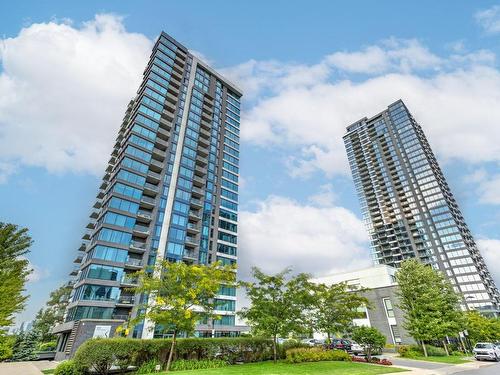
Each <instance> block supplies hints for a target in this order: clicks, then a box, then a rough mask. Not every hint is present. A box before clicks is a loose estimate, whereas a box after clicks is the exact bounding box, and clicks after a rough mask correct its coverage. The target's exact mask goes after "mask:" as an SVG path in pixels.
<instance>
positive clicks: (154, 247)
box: [54, 33, 242, 359]
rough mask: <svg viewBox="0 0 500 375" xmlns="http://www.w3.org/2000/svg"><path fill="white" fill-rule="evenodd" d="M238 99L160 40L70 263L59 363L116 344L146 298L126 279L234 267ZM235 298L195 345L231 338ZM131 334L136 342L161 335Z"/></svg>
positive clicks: (228, 296)
mask: <svg viewBox="0 0 500 375" xmlns="http://www.w3.org/2000/svg"><path fill="white" fill-rule="evenodd" d="M241 95H242V93H241V91H240V90H239V89H238V88H237V87H235V86H234V85H233V84H232V83H230V82H228V81H227V80H226V79H225V78H224V77H222V76H221V75H219V74H218V73H217V72H215V71H214V70H213V69H211V68H210V67H209V66H207V65H206V64H205V63H203V62H202V61H200V60H199V59H198V58H196V57H195V56H194V55H192V54H191V53H190V52H189V51H188V50H187V49H186V48H185V47H184V46H182V45H181V44H179V43H178V42H177V41H175V40H174V39H172V38H171V37H170V36H168V35H167V34H165V33H162V34H161V35H160V37H159V38H158V40H157V42H156V44H155V46H154V48H153V52H152V54H151V58H150V60H149V63H148V65H147V67H146V69H145V71H144V78H143V81H142V84H141V86H140V87H139V90H138V91H137V95H136V97H135V98H134V99H133V100H132V101H131V102H130V103H129V105H128V108H127V111H126V113H125V116H124V118H123V122H122V125H121V127H120V129H119V133H118V137H117V138H116V143H115V145H114V148H113V151H112V153H111V158H110V160H109V163H108V166H107V168H106V172H105V175H104V177H103V179H102V183H101V185H100V190H99V193H98V195H97V200H96V202H95V204H94V206H93V210H92V212H91V214H90V222H89V224H88V225H87V228H88V230H87V231H86V233H85V234H84V236H83V243H82V245H81V247H80V248H79V251H80V255H78V257H77V258H76V260H75V263H77V266H76V267H75V269H74V271H73V272H72V275H73V276H74V277H75V278H74V280H73V284H74V289H73V293H72V295H71V298H70V303H69V305H68V309H67V315H66V321H65V323H64V324H62V325H60V326H58V327H56V328H55V330H54V332H55V333H59V334H60V335H59V342H58V349H57V350H58V356H57V358H58V359H62V358H66V357H68V356H71V355H72V354H73V353H74V351H75V350H76V348H77V347H78V346H79V345H80V344H81V343H82V342H83V341H84V340H86V339H88V338H89V337H95V336H104V335H112V333H113V331H114V329H115V328H116V327H117V326H118V325H120V324H122V323H123V321H125V320H127V319H129V318H130V317H133V316H134V315H135V314H136V313H137V308H138V305H139V304H140V303H144V302H146V301H145V300H144V299H145V298H147V297H146V296H144V295H134V294H133V293H131V292H130V291H129V289H127V288H129V287H131V286H134V285H136V283H137V280H136V279H134V278H131V277H130V276H129V275H130V274H131V273H133V272H135V271H136V270H139V269H141V268H143V267H145V266H146V265H154V264H155V262H158V261H159V260H160V259H165V258H166V259H168V260H171V261H173V262H178V261H184V262H188V263H198V264H208V263H211V262H215V261H221V262H222V263H223V264H234V263H236V259H237V221H238V213H237V211H238V176H239V170H238V164H239V151H238V149H239V124H240V97H241ZM235 304H236V291H235V288H234V287H229V286H225V287H221V290H220V295H219V296H218V297H217V300H216V305H217V313H218V314H220V315H222V319H221V320H217V321H215V322H209V323H208V324H206V325H200V326H198V327H197V331H196V334H197V335H198V336H233V335H237V334H238V329H237V327H235ZM161 334H162V332H160V331H159V330H158V329H157V330H155V331H154V332H153V331H150V330H148V329H146V327H143V326H136V327H135V329H134V331H133V332H132V333H131V335H132V336H133V337H143V338H147V337H153V335H154V336H159V335H161Z"/></svg>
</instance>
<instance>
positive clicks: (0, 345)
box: [0, 336, 16, 362]
mask: <svg viewBox="0 0 500 375" xmlns="http://www.w3.org/2000/svg"><path fill="white" fill-rule="evenodd" d="M15 342H16V337H15V336H0V362H2V361H5V360H6V359H11V358H12V354H13V352H12V348H13V346H14V343H15Z"/></svg>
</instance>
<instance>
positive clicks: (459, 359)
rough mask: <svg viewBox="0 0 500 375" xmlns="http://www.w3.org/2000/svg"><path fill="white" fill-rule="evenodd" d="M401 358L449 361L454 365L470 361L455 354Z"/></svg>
mask: <svg viewBox="0 0 500 375" xmlns="http://www.w3.org/2000/svg"><path fill="white" fill-rule="evenodd" d="M401 359H416V360H418V361H428V362H440V363H449V364H453V365H459V364H460V363H467V362H470V361H469V360H467V359H463V358H462V357H459V356H455V355H450V356H444V357H436V356H429V357H424V356H421V357H413V358H403V357H401Z"/></svg>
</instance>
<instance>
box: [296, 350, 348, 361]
mask: <svg viewBox="0 0 500 375" xmlns="http://www.w3.org/2000/svg"><path fill="white" fill-rule="evenodd" d="M350 360H351V357H350V356H349V354H347V353H346V352H344V351H343V350H325V349H322V348H296V349H288V350H287V351H286V361H287V362H288V363H302V362H319V361H350Z"/></svg>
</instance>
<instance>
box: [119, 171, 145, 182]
mask: <svg viewBox="0 0 500 375" xmlns="http://www.w3.org/2000/svg"><path fill="white" fill-rule="evenodd" d="M117 177H118V178H119V179H121V180H124V181H128V182H130V183H132V184H135V185H139V186H144V184H145V183H146V177H143V176H139V175H138V174H135V173H132V172H129V171H126V170H124V169H122V170H120V172H118V176H117Z"/></svg>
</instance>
